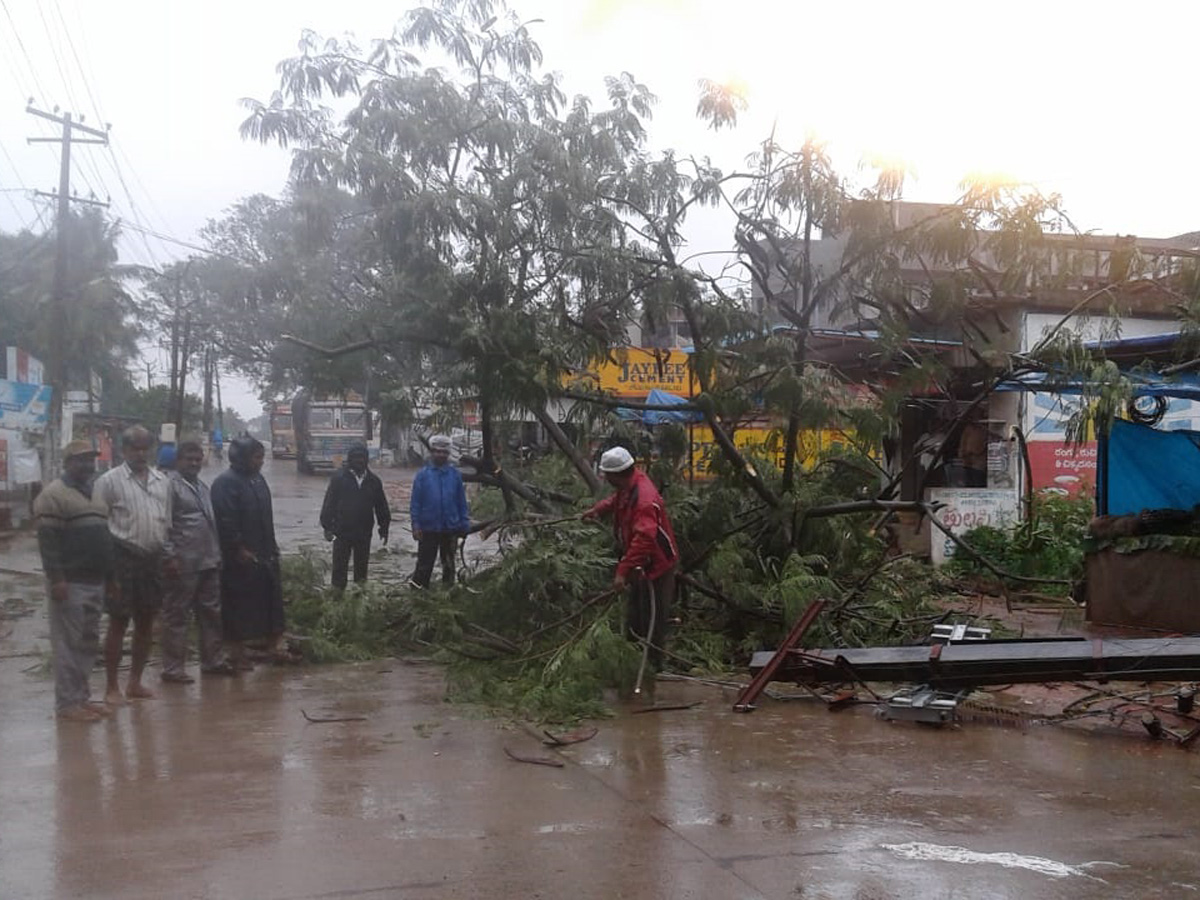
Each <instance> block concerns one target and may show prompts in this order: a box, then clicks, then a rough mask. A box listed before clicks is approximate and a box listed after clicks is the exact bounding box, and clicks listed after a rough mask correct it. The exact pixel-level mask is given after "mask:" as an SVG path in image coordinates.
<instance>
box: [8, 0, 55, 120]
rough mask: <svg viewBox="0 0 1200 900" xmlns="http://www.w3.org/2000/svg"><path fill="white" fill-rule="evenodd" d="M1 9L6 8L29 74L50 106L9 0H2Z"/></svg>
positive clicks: (41, 96)
mask: <svg viewBox="0 0 1200 900" xmlns="http://www.w3.org/2000/svg"><path fill="white" fill-rule="evenodd" d="M0 9H3V10H4V15H5V16H6V17H7V18H8V24H9V25H11V26H12V34H13V37H14V38H16V40H17V46H18V47H20V49H21V55H22V56H24V57H25V64H26V65H27V66H29V74H30V75H32V76H33V83H34V85H35V86H36V87H37V92H38V94H39V95H40V98H41V101H42V105H43V106H45V107H49V105H50V104H49V103H48V102H46V91H45V90H44V89H43V88H42V82H41V80H40V79H39V78H38V76H37V69H36V68H34V65H33V60H32V59H30V57H29V51H28V50H26V49H25V41H23V40H22V39H21V29H20V28H18V27H17V23H16V20H15V19H13V16H12V12H10V11H9V8H8V2H7V0H0ZM26 99H28V98H26Z"/></svg>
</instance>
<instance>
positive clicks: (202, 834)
mask: <svg viewBox="0 0 1200 900" xmlns="http://www.w3.org/2000/svg"><path fill="white" fill-rule="evenodd" d="M269 477H270V478H271V482H272V486H273V488H274V489H275V492H276V498H277V501H276V502H277V509H278V510H279V513H278V515H279V516H280V517H281V518H282V517H284V516H290V517H292V519H294V521H290V522H287V523H283V522H281V525H282V526H284V527H286V528H287V529H289V530H290V533H291V535H292V537H290V538H288V539H287V540H288V541H289V542H291V544H292V545H293V546H294V542H295V541H299V540H300V539H301V537H300V536H301V534H305V535H308V536H310V537H311V536H312V535H313V527H312V525H311V523H310V520H309V519H308V516H309V515H313V514H314V513H313V512H311V511H312V510H313V495H314V493H315V494H316V495H317V497H316V503H317V504H319V494H320V492H321V490H323V482H322V481H321V480H320V479H303V480H301V479H299V478H297V477H296V476H291V478H290V479H289V478H288V477H286V476H285V475H284V473H281V472H276V473H274V474H272V475H269ZM316 537H317V539H318V540H317V541H314V543H318V542H319V535H316ZM27 549H28V548H26V550H27ZM23 552H24V551H23ZM4 590H5V592H6V596H8V595H10V594H11V593H12V592H22V591H25V592H32V595H36V592H37V586H36V581H33V580H28V579H27V580H24V581H21V580H10V581H8V582H5V584H4ZM15 624H16V626H17V627H16V630H15V632H14V634H13V635H11V636H9V637H7V638H4V639H0V656H3V657H5V658H0V710H2V711H3V715H4V720H3V724H2V726H0V760H3V763H4V764H3V765H2V766H0V810H3V814H2V815H0V898H10V897H11V898H40V897H46V898H68V897H83V898H123V900H124V898H131V900H137V898H147V900H150V898H153V900H159V898H166V897H178V898H213V900H217V898H221V900H224V898H255V900H260V898H261V900H275V898H278V900H285V898H286V900H302V898H304V900H316V898H376V897H405V898H407V897H413V898H424V897H429V898H446V897H452V898H485V897H486V898H531V897H543V898H547V900H552V898H562V897H569V898H572V900H576V898H618V897H624V898H646V900H649V898H714V900H718V898H719V900H726V898H778V900H784V898H789V900H795V898H804V900H818V898H821V900H824V898H828V900H889V898H896V900H901V898H911V897H918V896H920V897H933V898H1006V897H1012V898H1032V897H1037V898H1064V900H1065V898H1072V900H1074V898H1105V900H1110V898H1113V897H1137V898H1148V897H1172V898H1174V897H1189V896H1196V895H1200V849H1198V848H1197V843H1196V840H1195V827H1194V821H1195V812H1194V809H1195V806H1196V804H1197V802H1198V801H1200V764H1198V763H1197V759H1198V757H1197V756H1196V754H1193V753H1188V752H1186V751H1181V750H1179V749H1178V748H1176V747H1173V746H1169V745H1166V744H1153V743H1150V742H1148V741H1144V740H1138V739H1136V738H1128V737H1119V738H1115V737H1102V736H1096V735H1089V734H1080V733H1072V732H1069V731H1064V730H1059V729H1051V728H1031V729H1030V730H1028V731H1019V730H1015V729H1004V728H996V727H989V726H986V725H966V726H964V727H961V728H949V729H943V730H929V729H925V728H920V727H916V726H911V725H905V724H901V723H896V724H888V723H886V722H882V721H880V720H878V719H876V718H875V717H874V716H872V715H871V712H870V710H869V709H864V708H858V709H852V710H847V711H845V712H841V713H830V712H827V711H826V710H825V709H824V707H822V706H820V705H818V704H814V703H806V702H793V703H778V702H768V703H764V705H763V706H762V707H761V708H760V709H759V710H758V711H757V712H754V713H752V714H749V715H735V714H734V713H732V712H730V711H729V706H730V704H731V703H732V699H733V698H732V695H731V694H728V693H726V692H722V691H720V690H718V689H715V688H708V687H699V686H695V685H684V684H680V683H674V682H672V683H664V684H662V685H660V687H659V691H658V694H659V697H658V699H659V701H660V702H663V701H675V700H679V701H683V700H693V699H703V700H704V701H705V703H704V704H703V705H702V706H700V707H698V708H695V709H691V710H686V711H675V712H664V713H660V714H654V715H629V714H628V713H627V712H626V713H625V714H620V715H618V716H617V717H616V718H614V719H612V720H608V721H604V722H600V723H597V724H598V725H599V728H600V733H599V735H598V736H597V737H596V738H594V739H593V740H591V741H588V742H586V743H582V744H578V745H574V746H572V747H568V748H566V749H564V750H561V751H558V755H559V758H561V759H562V760H563V761H564V762H565V766H564V767H563V768H561V769H554V768H547V767H542V766H531V765H523V764H520V763H517V762H513V761H511V760H510V759H508V758H507V757H506V756H505V754H504V748H505V747H509V748H511V749H513V750H514V751H516V752H518V753H526V754H535V753H544V752H548V751H546V750H544V749H543V748H541V747H540V746H539V743H538V740H537V737H536V736H535V735H534V734H533V733H531V732H530V731H526V730H525V729H523V728H521V727H518V726H514V725H510V724H507V723H504V722H500V721H497V720H493V719H488V718H485V717H483V716H481V715H479V714H477V712H475V711H473V710H470V709H465V708H462V707H457V706H451V705H448V704H445V703H444V702H442V692H443V688H442V682H441V677H440V674H439V673H438V670H437V669H436V668H434V667H432V666H429V665H426V664H420V663H406V662H403V661H399V660H385V661H378V662H373V663H364V664H360V665H354V666H339V667H306V668H291V669H271V668H260V669H259V670H258V671H256V672H254V673H252V674H250V675H248V676H247V677H245V678H242V679H237V680H222V679H215V680H203V681H201V682H199V683H197V684H195V685H189V686H164V687H163V688H162V689H161V691H160V697H159V698H158V699H156V700H153V701H147V702H144V703H140V704H137V705H134V706H132V707H130V708H127V709H122V710H120V711H119V712H118V713H117V714H116V715H115V716H114V717H113V719H112V720H110V721H107V722H104V723H102V724H99V725H96V726H90V727H85V726H71V725H58V724H56V723H55V721H54V719H53V717H52V715H51V706H52V700H51V695H52V687H51V684H50V682H49V681H48V680H46V679H45V678H41V677H37V673H36V671H30V672H24V671H22V670H24V669H27V668H32V669H36V664H37V663H38V660H37V659H36V658H34V659H30V658H29V657H22V656H10V654H13V653H20V652H23V651H25V650H27V649H28V648H30V647H36V646H38V645H39V643H40V642H43V638H44V634H45V618H44V615H43V614H42V611H41V609H40V607H39V608H38V610H37V613H36V615H32V616H28V617H26V618H23V619H20V620H18V621H17V622H16V623H15ZM302 709H303V710H306V711H308V712H309V713H310V714H311V715H313V716H318V715H341V716H354V715H361V716H365V717H366V721H362V722H342V723H327V724H311V723H308V722H306V721H305V720H304V718H303V717H302V715H301V710H302Z"/></svg>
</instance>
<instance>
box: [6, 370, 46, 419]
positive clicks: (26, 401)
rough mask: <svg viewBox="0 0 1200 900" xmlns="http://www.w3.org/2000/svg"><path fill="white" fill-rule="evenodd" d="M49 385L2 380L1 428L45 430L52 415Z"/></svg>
mask: <svg viewBox="0 0 1200 900" xmlns="http://www.w3.org/2000/svg"><path fill="white" fill-rule="evenodd" d="M50 396H51V389H50V386H49V385H43V384H24V383H22V382H19V381H0V428H11V429H13V430H14V431H43V430H45V428H46V420H47V418H48V417H49V415H50Z"/></svg>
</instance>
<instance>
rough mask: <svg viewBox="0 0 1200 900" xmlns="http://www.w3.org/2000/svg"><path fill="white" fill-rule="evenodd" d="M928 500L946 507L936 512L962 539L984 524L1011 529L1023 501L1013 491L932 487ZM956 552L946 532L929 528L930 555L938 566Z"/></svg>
mask: <svg viewBox="0 0 1200 900" xmlns="http://www.w3.org/2000/svg"><path fill="white" fill-rule="evenodd" d="M929 500H930V502H931V503H941V504H943V506H942V508H941V509H940V510H938V513H937V517H938V521H940V522H941V523H942V524H943V525H945V526H946V527H947V528H949V529H950V530H951V531H952V532H953V533H954V534H955V535H957V536H959V537H961V536H962V535H964V534H966V533H967V532H968V531H970V530H971V529H972V528H978V527H979V526H981V525H990V526H991V527H992V528H1010V527H1012V526H1013V525H1015V524H1017V522H1018V521H1020V516H1021V510H1020V500H1019V498H1018V496H1017V492H1016V491H1014V490H990V489H986V488H931V489H930V491H929ZM957 550H958V546H957V545H956V544H955V543H954V541H952V540H951V539H950V538H949V537H947V536H946V535H945V533H944V532H942V531H941V530H940V529H938V528H935V527H934V526H932V525H931V526H930V527H929V555H930V559H931V560H932V561H933V564H934V565H935V566H940V565H941V564H942V563H944V562H945V561H946V560H948V559H950V558H951V557H952V556H954V554H955V552H956V551H957Z"/></svg>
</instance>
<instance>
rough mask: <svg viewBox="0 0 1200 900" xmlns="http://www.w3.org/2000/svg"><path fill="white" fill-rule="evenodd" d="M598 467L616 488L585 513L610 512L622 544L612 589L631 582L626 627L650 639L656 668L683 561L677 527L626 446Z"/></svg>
mask: <svg viewBox="0 0 1200 900" xmlns="http://www.w3.org/2000/svg"><path fill="white" fill-rule="evenodd" d="M600 471H601V472H602V473H603V474H604V478H605V480H606V481H607V482H608V483H609V484H611V485H612V486H613V487H614V488H616V492H615V493H614V494H611V495H610V496H608V497H605V498H604V499H603V500H601V501H600V502H599V503H597V504H596V505H595V506H593V507H592V508H591V509H589V510H588V511H587V512H585V513H584V514H583V518H584V519H585V520H588V519H597V518H599V517H601V516H604V515H606V514H608V513H611V514H612V524H613V534H614V536H615V537H616V539H617V543H618V544H619V545H620V547H621V559H620V561H619V562H618V563H617V571H616V574H615V575H614V576H613V588H615V589H616V590H618V591H620V590H625V588H626V587H627V586H628V588H629V595H628V600H627V606H626V617H625V622H626V627H627V629H628V631H629V635H630V637H631V638H633V639H634V640H646V639H649V640H650V644H651V646H650V656H649V659H650V662H651V663H652V664H653V665H654V667H655V668H656V669H657V668H659V667H660V666H661V664H662V648H663V645H664V643H665V641H666V634H667V616H668V615H670V611H671V603H672V601H673V599H674V597H675V567H676V565H677V564H678V562H679V549H678V545H677V544H676V543H675V532H674V529H672V527H671V519H670V517H669V516H668V515H667V508H666V505H665V504H664V503H663V499H662V495H661V494H659V492H658V488H656V487H655V486H654V482H652V481H651V480H650V478H649V476H647V475H646V473H645V472H642V471H641V470H639V469H638V468H637V467H636V466H635V465H634V463H633V457H632V456H631V455H630V453H629V451H628V450H626V449H625V448H624V447H613V448H612V449H611V450H607V451H605V453H604V455H603V456H601V457H600ZM652 604H653V605H652ZM652 609H653V615H652V613H651V610H652ZM652 618H653V627H652V626H651V619H652Z"/></svg>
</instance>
